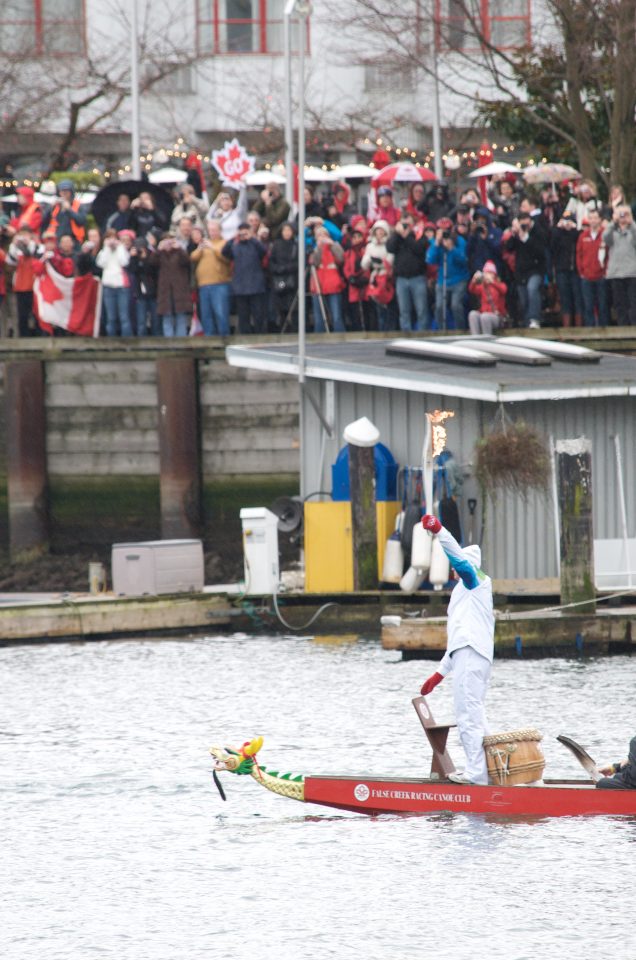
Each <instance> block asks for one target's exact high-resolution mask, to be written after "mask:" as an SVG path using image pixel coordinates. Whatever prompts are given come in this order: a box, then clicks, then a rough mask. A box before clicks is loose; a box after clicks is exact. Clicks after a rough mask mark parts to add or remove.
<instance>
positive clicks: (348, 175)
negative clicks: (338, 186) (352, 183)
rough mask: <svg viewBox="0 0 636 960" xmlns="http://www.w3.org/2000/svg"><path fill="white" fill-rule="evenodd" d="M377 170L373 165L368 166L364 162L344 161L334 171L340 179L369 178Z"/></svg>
mask: <svg viewBox="0 0 636 960" xmlns="http://www.w3.org/2000/svg"><path fill="white" fill-rule="evenodd" d="M377 172H378V171H377V170H376V168H375V167H368V166H367V165H366V163H345V164H343V166H341V167H339V168H338V170H337V171H336V173H337V174H338V176H339V177H340V179H341V180H370V179H371V177H372V176H373V175H374V174H375V173H377Z"/></svg>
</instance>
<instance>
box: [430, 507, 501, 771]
mask: <svg viewBox="0 0 636 960" xmlns="http://www.w3.org/2000/svg"><path fill="white" fill-rule="evenodd" d="M422 524H423V526H424V527H425V529H426V530H428V531H430V533H432V534H433V535H434V536H437V537H438V538H439V542H440V543H441V545H442V547H443V548H444V552H445V553H446V555H447V557H448V559H449V561H450V564H451V566H452V567H453V568H454V570H455V571H456V572H457V574H458V576H459V583H458V584H457V585H456V586H455V587H454V589H453V592H452V594H451V598H450V603H449V604H448V624H447V635H448V639H447V643H446V653H445V654H444V656H443V657H442V660H441V661H440V665H439V668H438V670H437V672H436V673H434V674H432V676H430V677H429V678H428V680H426V681H425V682H424V684H423V686H422V695H423V696H426V695H427V694H429V693H430V692H431V690H433V689H434V688H435V687H436V686H437V684H438V683H441V681H442V680H443V679H444V677H445V676H446V675H447V674H448V673H450V672H451V671H452V673H453V695H454V700H455V716H456V719H457V730H458V733H459V738H460V740H461V744H462V747H463V748H464V753H465V754H466V769H465V771H464V773H453V774H451V775H450V779H451V780H454V781H455V782H456V783H482V784H487V783H488V768H487V766H486V754H485V751H484V745H483V739H484V736H486V735H487V734H488V721H487V720H486V711H485V708H484V701H485V699H486V693H487V690H488V682H489V680H490V672H491V669H492V661H493V653H494V638H495V615H494V611H493V600H492V580H491V579H490V577H488V576H486V574H485V573H484V572H483V570H481V569H480V564H481V550H480V548H479V547H478V546H476V545H474V544H473V545H471V546H469V547H460V545H459V544H458V543H457V541H456V540H455V538H454V537H453V535H452V534H450V533H449V532H448V530H447V529H446V528H445V527H443V526H442V524H441V523H440V522H439V520H438V519H437V517H434V516H432V515H431V514H426V516H425V517H422Z"/></svg>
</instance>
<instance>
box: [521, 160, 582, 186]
mask: <svg viewBox="0 0 636 960" xmlns="http://www.w3.org/2000/svg"><path fill="white" fill-rule="evenodd" d="M523 179H524V180H525V181H526V183H560V182H561V181H562V180H580V179H581V174H580V173H579V171H578V170H575V169H574V167H571V166H570V165H569V164H567V163H537V164H534V165H532V166H529V167H526V168H525V170H524V171H523Z"/></svg>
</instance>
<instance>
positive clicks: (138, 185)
mask: <svg viewBox="0 0 636 960" xmlns="http://www.w3.org/2000/svg"><path fill="white" fill-rule="evenodd" d="M120 193H127V194H128V196H129V197H130V199H131V200H134V198H135V197H138V196H139V194H140V193H149V194H150V196H151V197H152V199H153V200H154V202H155V210H156V213H157V220H158V221H159V226H161V227H162V228H164V229H167V228H168V226H169V224H170V217H171V215H172V211H173V209H174V203H173V202H172V197H171V196H170V194H169V193H168V192H167V191H166V190H164V189H163V187H160V186H159V185H158V184H156V183H150V182H149V181H148V180H116V181H115V182H114V183H109V184H108V186H107V187H102V189H101V190H100V191H99V193H98V194H97V195H96V196H95V199H94V200H93V207H92V210H91V212H92V214H93V216H94V217H95V220H96V221H97V225H98V226H99V228H100V229H101V230H103V229H104V227H105V225H106V221H107V220H108V218H109V216H110V215H111V213H114V212H115V210H116V209H117V197H118V196H119V195H120Z"/></svg>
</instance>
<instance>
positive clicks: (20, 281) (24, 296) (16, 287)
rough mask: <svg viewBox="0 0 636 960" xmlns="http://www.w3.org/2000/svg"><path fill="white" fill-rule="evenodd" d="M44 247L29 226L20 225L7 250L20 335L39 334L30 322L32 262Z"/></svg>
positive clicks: (31, 313)
mask: <svg viewBox="0 0 636 960" xmlns="http://www.w3.org/2000/svg"><path fill="white" fill-rule="evenodd" d="M43 252H44V248H43V247H42V246H41V245H40V244H39V243H38V242H37V240H36V238H35V235H34V233H33V230H32V229H31V227H27V226H24V227H21V229H20V230H19V231H18V233H16V234H15V236H14V238H13V241H12V243H11V244H10V246H9V249H8V251H7V264H8V265H9V266H10V267H14V268H15V273H14V274H13V292H14V293H15V301H16V308H17V314H18V334H19V335H20V336H21V337H35V336H38V335H39V328H38V327H37V325H35V324H34V323H31V320H32V317H33V281H34V279H35V273H34V269H33V267H34V264H35V263H36V262H37V260H38V259H39V258H40V257H41V255H42V253H43Z"/></svg>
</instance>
